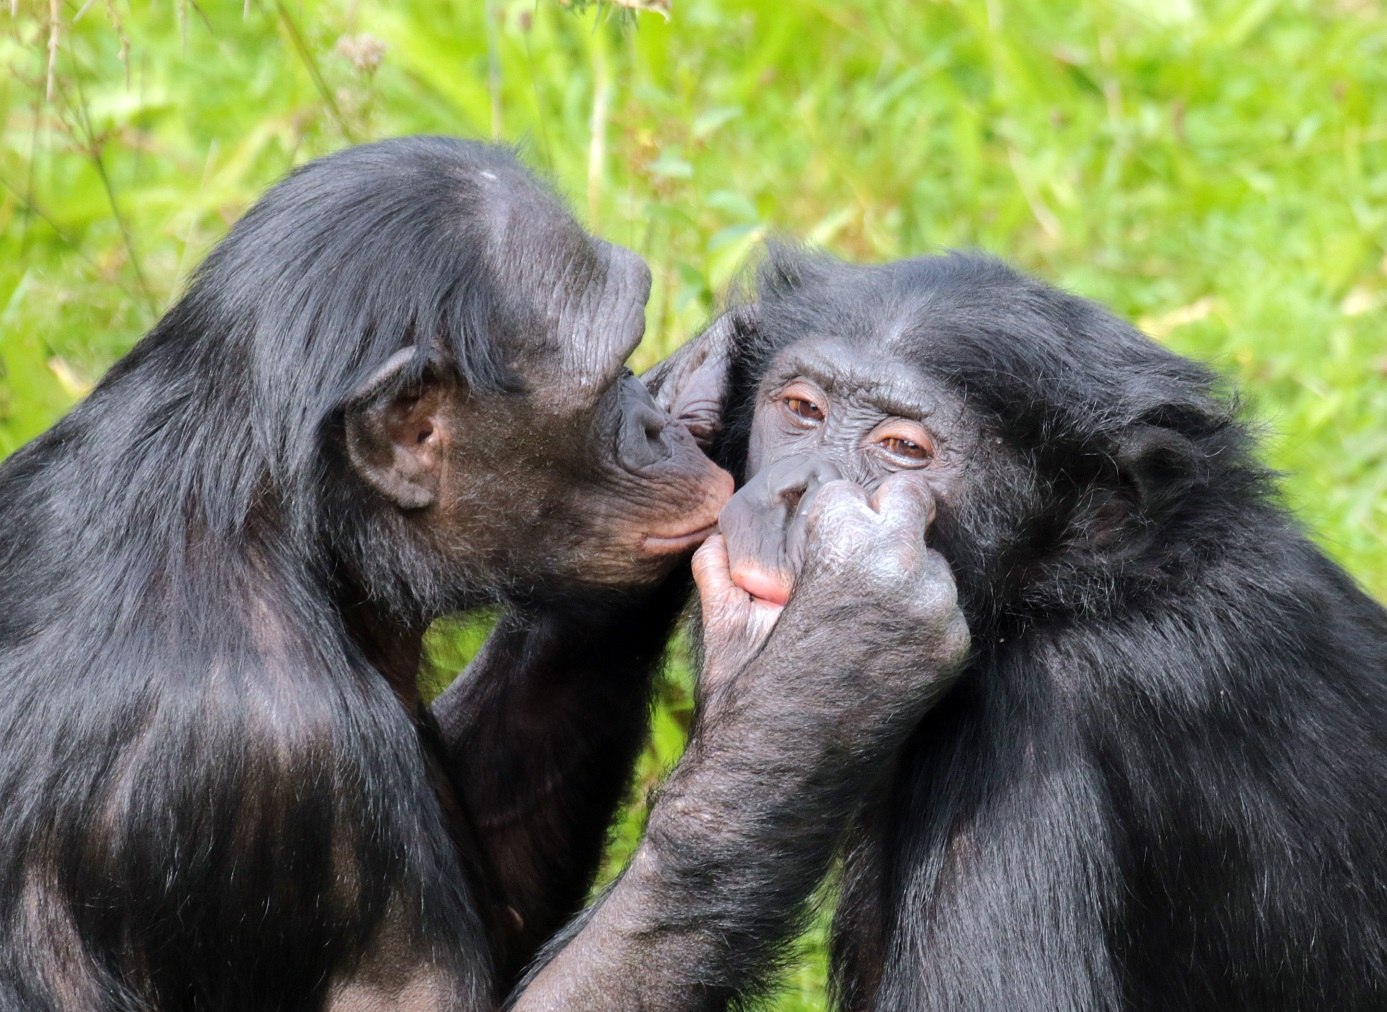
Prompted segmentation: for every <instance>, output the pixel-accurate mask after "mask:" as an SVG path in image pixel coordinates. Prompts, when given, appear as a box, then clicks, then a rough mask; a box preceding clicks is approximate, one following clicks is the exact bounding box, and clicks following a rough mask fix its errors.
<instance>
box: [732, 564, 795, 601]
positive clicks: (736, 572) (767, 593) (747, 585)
mask: <svg viewBox="0 0 1387 1012" xmlns="http://www.w3.org/2000/svg"><path fill="white" fill-rule="evenodd" d="M732 582H733V583H735V584H736V585H737V586H739V587H741V588H742V589H743V590H744V591H746V592H747V593H748V594H750V595H751V596H752V597H754V598H756V599H757V600H758V601H762V602H764V603H765V604H769V605H773V606H775V607H777V608H783V607H785V603H786V602H787V601H789V600H790V585H789V584H788V583H787V582H786V581H784V580H782V579H781V578H780V577H778V576H775V575H774V574H772V573H768V572H767V571H766V570H764V569H761V568H759V567H756V566H738V567H737V568H735V569H733V570H732Z"/></svg>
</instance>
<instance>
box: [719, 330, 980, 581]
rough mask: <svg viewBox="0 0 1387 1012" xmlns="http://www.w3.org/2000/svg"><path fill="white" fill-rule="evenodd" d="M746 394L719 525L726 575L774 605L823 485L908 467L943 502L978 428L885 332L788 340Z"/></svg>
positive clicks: (860, 481)
mask: <svg viewBox="0 0 1387 1012" xmlns="http://www.w3.org/2000/svg"><path fill="white" fill-rule="evenodd" d="M755 397H756V402H755V409H754V415H753V420H752V428H751V440H750V445H749V447H748V454H747V477H748V481H747V484H746V486H745V487H744V488H742V490H741V491H739V492H738V493H737V494H736V495H735V496H734V497H733V498H732V500H731V501H730V502H729V503H728V504H727V506H726V507H725V508H724V509H723V513H722V516H721V528H722V533H723V536H724V537H725V539H726V542H727V552H728V558H729V561H730V564H731V570H732V579H733V581H734V582H736V583H737V584H739V585H740V586H741V587H742V588H743V589H744V590H746V591H747V592H748V593H750V594H751V595H752V596H754V597H757V598H760V599H762V600H764V601H767V602H770V603H773V604H784V603H785V601H787V600H788V599H789V596H790V590H791V588H792V585H793V582H794V574H795V573H796V572H798V570H799V568H800V566H801V564H802V563H803V561H804V560H803V558H802V552H803V544H804V530H803V518H804V516H805V514H806V512H807V506H808V503H809V502H810V501H811V500H812V498H813V496H814V494H815V493H816V491H817V490H818V488H819V487H820V486H821V485H823V484H824V483H825V482H828V481H833V480H838V479H845V480H847V481H850V482H853V483H854V484H857V485H860V486H861V487H862V488H864V489H865V490H866V491H867V492H868V494H871V493H872V492H874V491H875V490H876V488H877V486H878V485H880V484H881V482H882V480H883V479H884V478H885V477H886V476H887V475H890V474H894V473H897V472H910V473H913V474H916V475H918V476H919V480H921V481H924V482H926V483H928V485H929V486H930V489H931V491H932V492H933V493H934V496H935V499H936V500H937V501H939V502H940V503H941V504H944V503H947V502H948V500H949V498H950V496H951V494H952V493H953V492H954V491H955V489H956V487H957V486H958V484H959V483H960V480H961V477H962V467H963V462H964V461H965V460H966V459H967V458H968V450H969V449H970V448H971V445H972V442H973V440H974V439H975V438H976V437H975V436H974V435H973V434H971V433H970V432H969V427H968V426H966V425H965V424H964V408H963V404H962V402H961V401H960V400H959V399H958V397H957V396H956V395H954V394H952V393H951V392H950V391H948V390H947V389H946V388H945V387H943V386H942V385H941V384H939V383H938V382H937V381H935V380H932V379H931V378H930V377H928V376H926V375H924V374H923V373H922V372H921V371H920V370H919V369H918V368H916V367H914V366H912V365H910V364H908V362H907V360H905V359H904V357H902V356H900V355H899V354H897V353H895V352H893V349H892V347H891V345H890V343H889V342H883V343H880V344H874V343H869V342H866V341H860V340H850V339H847V338H840V337H834V336H811V337H806V338H804V339H802V340H799V341H796V342H794V343H793V344H791V345H789V346H788V347H786V348H784V349H782V350H781V351H780V352H779V353H778V354H777V355H776V356H775V357H774V358H773V359H772V360H771V363H770V366H769V368H768V369H767V370H766V373H765V375H764V376H763V377H762V379H761V382H760V384H759V385H758V387H757V390H756V394H755ZM921 533H922V534H923V533H924V532H921Z"/></svg>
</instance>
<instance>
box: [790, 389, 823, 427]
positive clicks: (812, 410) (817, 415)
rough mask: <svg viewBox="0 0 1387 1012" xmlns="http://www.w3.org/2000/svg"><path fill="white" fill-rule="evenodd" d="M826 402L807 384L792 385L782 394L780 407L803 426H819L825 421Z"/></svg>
mask: <svg viewBox="0 0 1387 1012" xmlns="http://www.w3.org/2000/svg"><path fill="white" fill-rule="evenodd" d="M824 401H825V398H824V396H823V395H822V394H821V393H820V392H819V391H817V390H815V389H814V388H813V387H811V386H809V384H807V383H791V384H790V385H789V386H788V387H786V388H785V389H784V390H782V391H781V393H780V406H781V407H782V408H783V409H784V410H785V411H787V412H789V413H790V414H791V415H794V416H795V418H796V420H797V422H798V424H801V425H806V424H807V425H817V424H818V423H819V422H822V421H823V420H824V408H823V405H824Z"/></svg>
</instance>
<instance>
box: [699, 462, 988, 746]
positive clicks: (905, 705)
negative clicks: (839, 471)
mask: <svg viewBox="0 0 1387 1012" xmlns="http://www.w3.org/2000/svg"><path fill="white" fill-rule="evenodd" d="M825 479H827V480H825ZM933 519H934V499H933V496H932V495H931V493H930V489H929V486H928V484H927V483H926V482H925V480H924V479H923V478H922V477H921V476H920V475H918V474H905V473H901V474H895V475H891V476H889V477H888V478H887V479H886V480H885V481H883V482H882V483H881V485H880V486H878V487H877V489H876V491H875V492H874V493H873V494H872V495H871V496H870V497H869V496H868V494H867V493H866V492H865V491H864V490H863V489H862V488H861V487H859V486H857V485H854V484H851V483H850V482H847V481H843V480H840V479H837V477H836V472H834V471H831V470H830V471H828V472H826V471H825V470H824V468H823V467H822V466H818V465H815V466H813V467H810V468H806V467H805V466H803V463H802V462H799V463H797V462H796V461H795V460H793V459H791V460H787V461H782V462H779V463H777V464H776V465H773V466H771V467H769V468H767V469H765V470H764V471H763V472H762V474H761V475H758V476H757V478H756V479H755V480H753V481H752V482H751V483H749V484H748V485H747V486H746V487H745V488H744V489H742V491H740V492H738V493H737V495H736V496H734V497H733V500H732V501H731V502H729V503H728V505H727V507H725V508H724V510H723V514H722V518H721V523H722V530H723V534H722V536H720V537H718V538H715V539H710V541H709V542H708V543H706V544H705V545H704V546H703V547H702V548H701V549H700V550H699V552H698V554H697V555H696V556H695V559H694V578H695V580H697V582H698V585H699V592H700V595H701V597H702V602H703V620H704V649H705V654H706V657H705V662H704V664H705V668H704V683H705V684H704V687H703V693H704V696H705V701H706V699H707V698H708V696H709V694H711V693H715V692H717V691H718V690H719V689H720V688H721V687H722V686H724V685H726V684H728V683H729V682H731V681H733V680H734V679H735V678H736V676H737V674H738V672H740V671H741V670H743V669H744V668H745V667H746V666H747V664H748V663H749V662H750V661H751V660H752V659H753V658H754V657H756V656H757V655H758V654H761V655H762V656H764V657H766V658H772V657H773V658H774V661H775V663H774V664H766V665H758V672H757V674H756V675H755V678H756V680H757V681H761V680H763V679H764V680H769V681H771V682H774V683H776V684H775V687H774V691H775V692H776V693H777V694H779V695H780V698H782V699H785V698H789V699H800V700H803V701H804V703H805V704H806V705H809V706H814V707H819V708H823V709H824V711H825V715H828V711H833V713H834V714H835V715H836V718H837V719H838V720H840V721H842V720H848V719H859V720H865V721H867V722H868V723H869V724H870V723H872V722H873V721H872V718H873V716H879V717H880V718H882V719H885V720H887V721H888V723H890V724H891V725H893V726H895V725H897V724H898V723H899V721H898V720H897V718H900V719H901V720H912V719H913V718H914V717H916V716H918V714H919V713H921V712H923V711H924V710H925V709H927V708H928V707H929V706H930V705H932V704H933V702H934V701H935V700H937V699H938V698H939V696H940V695H942V694H943V692H944V691H945V690H946V689H947V688H948V686H949V685H951V684H952V680H953V676H955V675H956V674H957V673H958V671H959V670H960V669H961V667H962V665H963V662H964V660H965V658H966V656H967V653H968V646H969V638H968V626H967V623H966V621H965V619H964V617H963V613H962V611H961V610H960V609H959V607H958V595H957V591H956V588H955V586H954V580H953V574H952V572H951V571H950V569H949V566H948V563H947V562H945V561H944V558H943V557H942V556H941V555H940V554H939V553H938V552H936V551H934V550H933V549H931V548H929V547H928V546H927V545H926V542H925V535H926V531H927V530H928V528H929V525H930V524H931V523H932V522H933ZM786 598H788V601H787V602H786V603H785V604H784V606H783V614H782V607H781V602H782V601H785V600H786ZM747 689H748V690H750V689H751V687H749V686H748V687H747Z"/></svg>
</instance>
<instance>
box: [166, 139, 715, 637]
mask: <svg viewBox="0 0 1387 1012" xmlns="http://www.w3.org/2000/svg"><path fill="white" fill-rule="evenodd" d="M649 288H650V273H649V271H648V270H647V268H646V267H645V265H644V263H642V261H641V260H640V259H639V258H638V257H637V256H636V255H635V254H633V253H631V252H630V251H628V250H625V249H622V248H620V247H618V246H613V245H611V244H609V243H605V242H602V241H600V240H597V239H595V238H593V237H592V236H590V235H588V234H587V233H586V232H584V231H583V229H582V228H580V227H579V226H578V224H577V223H576V222H575V221H574V219H573V218H572V216H571V215H570V214H569V213H568V211H567V210H566V209H565V207H564V206H563V204H562V203H561V202H560V201H559V199H558V198H557V197H555V196H554V195H553V194H552V193H551V192H550V191H549V190H548V189H546V188H545V187H544V186H542V185H540V184H539V183H538V182H537V181H536V180H535V179H534V177H532V176H531V175H530V174H529V173H528V172H527V171H526V170H525V169H524V168H523V167H522V166H521V165H520V164H519V163H518V162H517V161H516V160H515V158H514V157H513V156H512V155H511V154H510V153H509V152H507V151H504V150H501V149H498V148H495V147H491V146H487V145H481V144H476V143H468V142H460V141H455V140H449V139H443V138H412V139H405V140H396V141H388V142H384V143H380V144H374V145H369V146H365V147H359V148H354V149H350V150H347V151H344V152H341V153H340V154H337V155H333V156H331V157H328V158H325V159H322V160H320V161H317V162H314V163H312V164H310V165H307V166H305V167H304V168H302V169H300V170H299V171H297V172H296V173H294V174H293V175H292V176H291V177H289V178H288V179H287V180H285V181H284V182H283V183H281V184H280V185H278V186H277V187H275V188H274V189H273V190H272V191H271V192H270V193H269V194H268V195H267V196H266V197H265V198H264V199H263V200H262V201H261V202H260V203H259V204H258V205H257V206H256V207H255V208H253V209H252V210H251V211H250V212H249V213H248V214H247V215H246V216H245V218H244V219H243V220H242V221H241V222H240V223H239V224H238V225H237V226H236V227H235V228H234V229H233V231H232V234H231V236H230V237H229V238H228V239H227V240H226V241H225V242H224V243H223V244H222V245H221V246H220V247H219V248H218V249H217V250H216V251H215V252H214V253H213V254H212V256H211V257H210V258H209V259H208V261H207V263H206V264H205V265H204V267H203V268H202V270H201V271H200V272H199V276H198V278H197V280H196V282H195V283H194V285H193V287H192V289H191V290H190V292H189V294H188V296H187V297H186V298H185V299H184V301H183V303H182V304H181V305H180V306H179V307H177V308H176V309H175V310H174V311H173V312H172V313H170V314H169V317H168V318H167V319H166V321H165V325H162V326H161V328H160V330H161V331H164V332H167V333H168V334H169V335H176V334H178V333H180V332H181V333H184V334H186V333H187V332H188V331H189V328H194V329H196V330H197V331H200V332H201V333H203V334H204V335H206V334H207V332H208V331H209V330H213V329H219V330H222V331H223V332H224V341H223V342H222V343H221V344H220V345H219V346H220V347H221V348H223V349H224V350H227V351H228V354H229V357H231V358H232V359H233V365H232V366H231V367H230V369H223V370H222V372H223V374H230V375H234V376H236V377H237V380H236V382H235V384H233V386H234V388H235V389H236V390H238V391H241V392H246V391H249V392H250V394H251V396H250V400H249V401H248V403H249V404H250V405H251V409H250V413H251V425H252V427H253V429H254V434H255V437H256V440H257V443H258V444H259V448H260V449H262V450H263V451H264V456H265V458H266V460H267V465H266V466H267V468H268V474H267V475H266V476H265V478H264V479H263V481H262V480H261V479H260V478H252V479H251V483H252V484H257V485H260V486H261V487H259V488H257V490H256V492H255V494H256V496H257V497H258V499H257V501H258V502H260V503H275V502H278V503H282V504H284V506H285V507H286V508H287V511H288V513H289V514H290V518H291V519H292V521H293V524H292V527H293V529H294V531H295V532H297V533H299V534H306V535H308V536H309V537H311V539H312V540H313V541H314V543H316V544H317V545H318V546H319V551H320V552H321V553H323V561H324V562H325V564H326V565H327V567H328V568H329V569H330V571H331V573H332V574H333V578H334V579H336V580H338V581H342V582H344V584H345V592H346V593H348V594H352V595H356V599H357V600H361V599H363V598H364V599H366V600H369V601H372V602H376V603H379V604H382V605H386V606H390V607H392V608H394V609H395V610H396V611H397V612H401V613H403V614H405V615H408V616H413V617H416V618H419V619H421V620H427V619H428V618H431V617H432V616H434V615H436V614H439V613H441V612H445V611H449V610H453V609H456V608H459V607H465V606H468V605H470V604H473V603H476V602H478V601H482V600H487V599H494V598H496V597H498V596H507V597H513V598H535V597H541V596H545V595H564V596H568V597H571V596H572V595H573V592H574V590H575V589H577V588H591V589H599V590H600V589H611V588H625V587H631V586H638V585H643V584H649V583H652V582H653V581H655V580H657V579H659V578H660V577H661V576H662V575H663V574H665V573H666V572H668V571H669V569H670V568H671V567H672V565H673V564H674V562H675V560H676V559H677V558H678V556H679V555H680V554H681V553H683V552H685V551H686V550H689V549H692V548H693V547H694V546H695V545H696V544H697V543H698V542H699V541H700V540H701V538H702V537H703V535H704V534H706V532H707V531H708V530H709V529H710V528H711V526H712V525H713V524H714V523H715V521H716V517H717V512H718V510H719V508H720V507H721V505H722V503H723V501H724V500H725V499H726V497H727V495H728V494H729V493H730V491H731V480H730V478H729V477H728V476H727V475H726V474H725V472H723V471H721V470H720V469H719V468H717V467H716V466H715V465H714V464H712V463H711V462H710V461H709V460H708V459H707V458H706V457H705V456H704V455H703V453H702V452H701V451H700V448H699V446H698V444H697V442H696V441H695V439H694V437H693V435H692V434H691V433H690V432H689V431H688V430H687V429H686V428H685V427H684V426H682V425H680V424H677V423H675V422H674V421H673V420H672V418H671V415H670V413H669V410H667V408H674V409H675V410H676V411H678V410H679V403H680V399H681V392H680V390H678V389H666V390H665V391H663V393H662V404H663V405H664V406H657V405H656V404H655V402H654V401H653V399H652V397H651V395H650V393H649V392H647V390H646V388H645V387H644V386H643V385H642V383H641V382H640V380H638V379H637V378H636V377H634V376H633V375H632V374H631V373H630V372H629V370H627V369H625V367H624V362H625V360H626V358H627V356H628V355H629V354H630V353H631V351H632V350H633V349H634V348H635V347H636V345H637V344H638V343H639V341H640V340H641V336H642V334H643V332H644V320H645V302H646V298H647V296H648V294H649ZM170 321H172V322H170ZM180 324H182V326H181V328H180ZM159 336H160V335H159V333H158V332H156V335H155V336H154V338H153V339H152V342H153V344H154V345H155V346H156V347H157V343H158V338H159ZM203 343H204V344H205V343H206V342H205V341H204V342H203ZM154 350H155V348H150V349H145V353H146V354H147V353H150V352H153V351H154ZM226 438H227V439H228V440H234V439H235V438H236V436H235V433H230V432H229V433H228V434H227V436H226Z"/></svg>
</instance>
